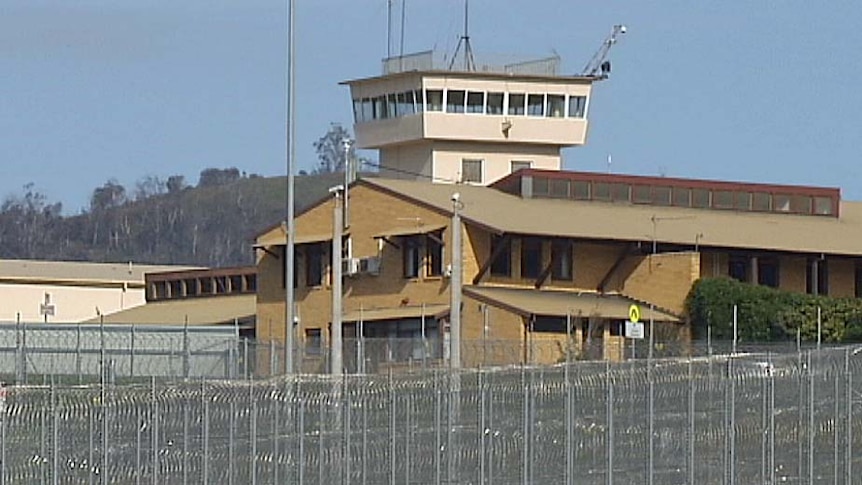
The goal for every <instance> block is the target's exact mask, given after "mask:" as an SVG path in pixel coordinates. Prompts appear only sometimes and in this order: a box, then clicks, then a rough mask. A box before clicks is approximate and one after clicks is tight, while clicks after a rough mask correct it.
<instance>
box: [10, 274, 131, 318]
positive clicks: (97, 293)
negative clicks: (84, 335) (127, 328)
mask: <svg viewBox="0 0 862 485" xmlns="http://www.w3.org/2000/svg"><path fill="white" fill-rule="evenodd" d="M45 293H49V294H50V295H51V303H52V304H54V308H55V314H54V316H53V317H48V321H49V322H57V323H74V322H81V321H84V320H89V319H91V318H96V317H98V316H99V313H98V312H101V313H102V314H103V315H107V314H109V313H114V312H118V311H120V310H125V309H129V308H132V307H136V306H139V305H143V304H144V303H145V296H144V288H143V287H141V288H128V289H125V290H124V289H123V288H122V286H121V285H115V286H113V287H99V286H61V285H42V284H10V283H3V284H0V301H2V302H3V304H2V305H0V321H6V322H14V321H15V319H16V318H17V314H19V313H20V314H21V320H22V321H25V322H42V321H44V317H43V316H42V315H41V314H40V313H39V305H40V304H42V303H44V301H45Z"/></svg>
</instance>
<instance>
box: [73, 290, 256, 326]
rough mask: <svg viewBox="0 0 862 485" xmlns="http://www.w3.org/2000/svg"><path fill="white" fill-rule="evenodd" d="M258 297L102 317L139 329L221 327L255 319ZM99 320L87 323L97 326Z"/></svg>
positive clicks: (192, 301) (167, 304)
mask: <svg viewBox="0 0 862 485" xmlns="http://www.w3.org/2000/svg"><path fill="white" fill-rule="evenodd" d="M256 312H257V296H256V295H253V294H250V295H230V296H216V297H208V298H186V299H179V300H164V301H157V302H153V303H146V304H144V305H140V306H136V307H134V308H130V309H128V310H123V311H119V312H116V313H111V314H109V315H104V316H102V317H101V319H103V321H104V323H119V324H127V325H131V324H136V325H167V326H177V325H185V323H186V321H188V324H189V325H196V326H200V325H218V324H233V323H234V321H235V320H239V321H240V323H243V321H244V320H248V319H250V318H252V317H254V316H255V313H256ZM99 321H100V318H94V319H91V320H88V321H87V323H98V322H99Z"/></svg>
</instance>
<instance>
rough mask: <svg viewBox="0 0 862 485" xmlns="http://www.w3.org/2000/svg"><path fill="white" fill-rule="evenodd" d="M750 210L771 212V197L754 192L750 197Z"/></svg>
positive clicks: (764, 193) (763, 193)
mask: <svg viewBox="0 0 862 485" xmlns="http://www.w3.org/2000/svg"><path fill="white" fill-rule="evenodd" d="M751 208H752V209H754V210H756V211H764V212H766V211H770V210H772V196H771V195H769V194H767V193H766V192H755V193H754V196H753V197H752V202H751Z"/></svg>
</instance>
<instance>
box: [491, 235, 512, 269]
mask: <svg viewBox="0 0 862 485" xmlns="http://www.w3.org/2000/svg"><path fill="white" fill-rule="evenodd" d="M498 249H499V251H500V254H498V255H497V258H496V259H494V261H493V262H492V263H491V274H492V275H494V276H511V275H512V240H511V239H509V238H504V237H503V236H497V235H492V236H491V254H494V253H495V252H497V251H498Z"/></svg>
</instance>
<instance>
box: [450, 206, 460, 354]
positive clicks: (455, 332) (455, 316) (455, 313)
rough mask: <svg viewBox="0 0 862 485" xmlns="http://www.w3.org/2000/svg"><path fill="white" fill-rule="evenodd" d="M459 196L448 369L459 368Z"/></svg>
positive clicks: (454, 223) (454, 216)
mask: <svg viewBox="0 0 862 485" xmlns="http://www.w3.org/2000/svg"><path fill="white" fill-rule="evenodd" d="M462 208H463V205H462V204H461V194H460V193H458V192H456V193H454V194H452V276H451V278H450V279H449V289H450V297H451V298H450V308H449V347H450V348H449V367H450V368H452V369H458V368H460V367H461V276H462V275H461V259H462V257H463V254H462V253H461V209H462Z"/></svg>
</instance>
